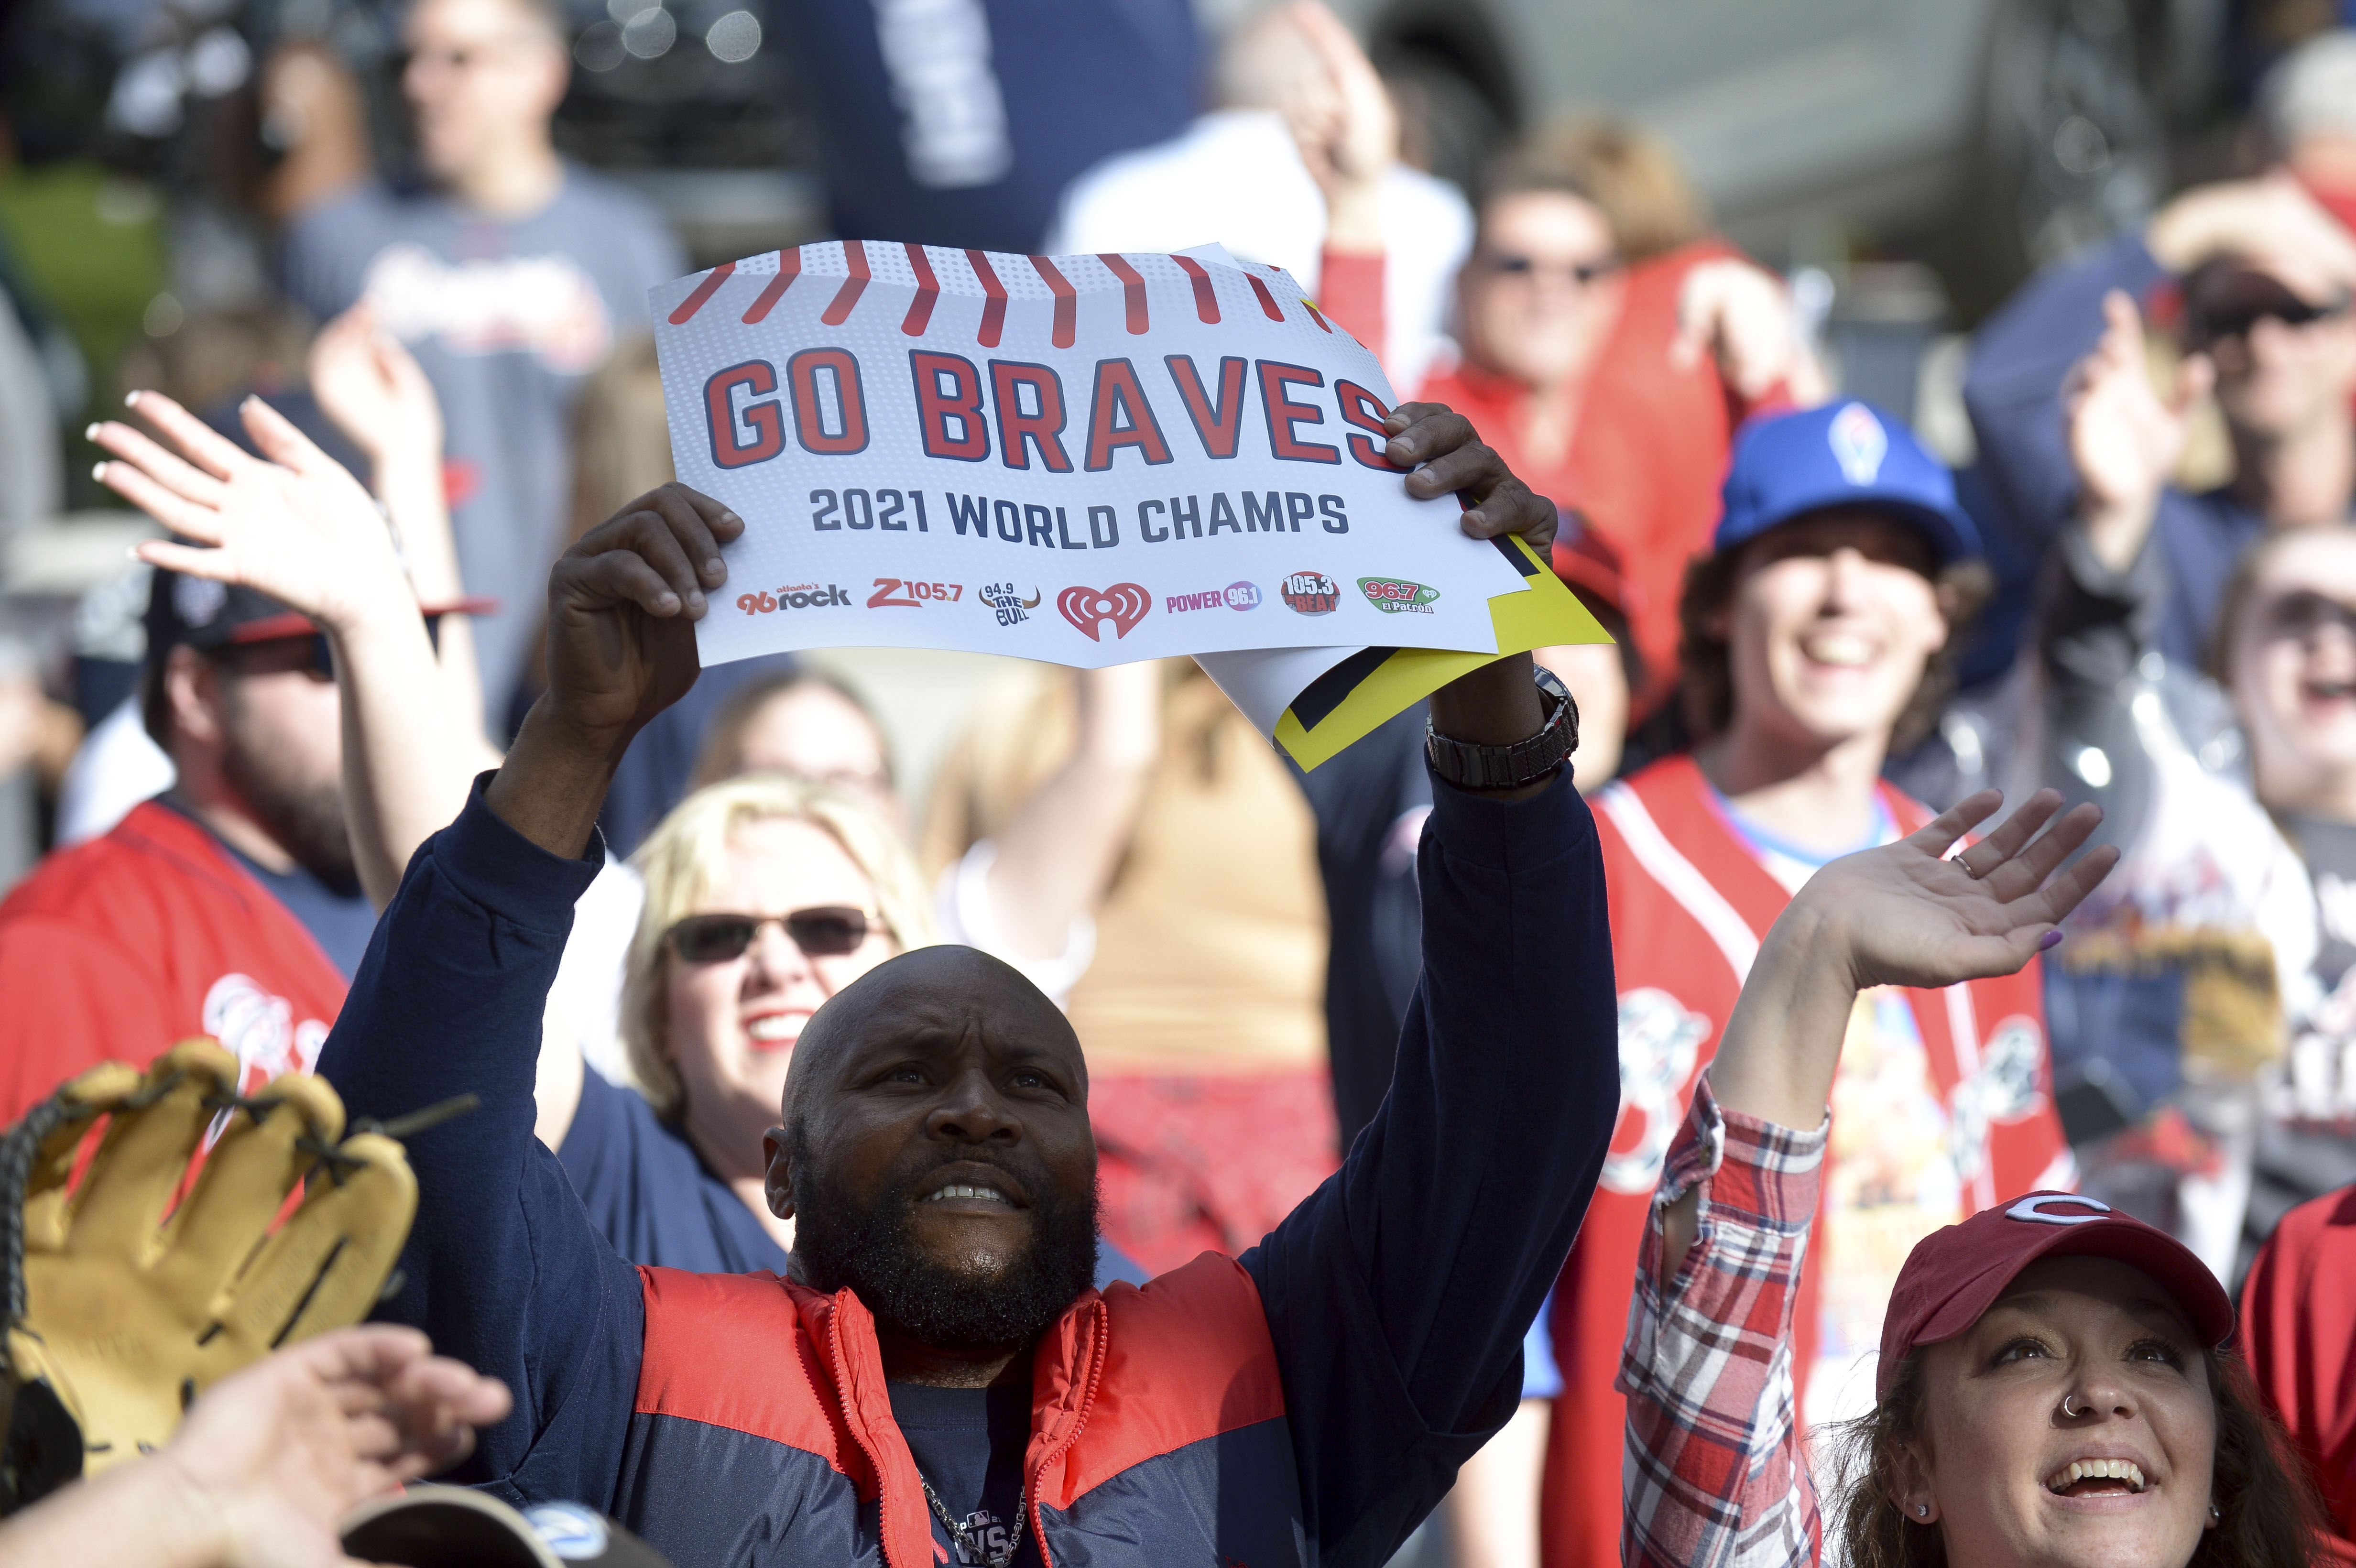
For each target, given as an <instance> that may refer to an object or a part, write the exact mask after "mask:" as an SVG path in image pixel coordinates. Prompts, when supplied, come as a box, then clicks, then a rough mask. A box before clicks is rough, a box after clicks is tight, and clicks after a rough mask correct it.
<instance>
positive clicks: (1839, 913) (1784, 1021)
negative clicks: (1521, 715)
mask: <svg viewBox="0 0 2356 1568" xmlns="http://www.w3.org/2000/svg"><path fill="white" fill-rule="evenodd" d="M1998 804H1999V798H1998V796H1997V795H1996V794H1995V793H1994V792H1993V791H1988V792H1983V793H1982V794H1980V795H1974V796H1973V797H1971V798H1970V799H1968V800H1966V801H1965V802H1964V803H1963V804H1962V805H1958V806H1957V807H1956V808H1955V809H1954V810H1953V811H1950V812H1948V813H1947V814H1945V815H1944V816H1941V817H1939V818H1938V819H1937V820H1936V821H1934V822H1933V823H1931V824H1930V825H1929V826H1928V827H1924V828H1922V830H1921V831H1920V832H1917V833H1914V834H1912V835H1911V836H1909V837H1905V838H1902V839H1900V840H1898V841H1897V842H1895V843H1891V844H1889V845H1885V846H1883V847H1882V848H1878V849H1869V850H1866V851H1864V852H1863V853H1860V854H1857V855H1851V856H1849V857H1847V858H1846V859H1840V860H1836V861H1834V862H1833V863H1832V864H1830V865H1828V866H1826V868H1825V869H1823V870H1822V871H1820V872H1818V873H1817V875H1816V876H1815V879H1814V880H1811V881H1810V882H1809V883H1808V885H1807V886H1806V887H1805V888H1804V889H1803V890H1802V891H1801V892H1800V893H1799V894H1798V895H1797V896H1796V897H1795V898H1794V899H1793V901H1792V902H1791V904H1790V906H1789V907H1788V908H1787V909H1786V910H1785V911H1784V912H1783V916H1782V918H1781V919H1779V920H1778V921H1777V922H1776V923H1775V924H1774V927H1773V928H1772V930H1771V931H1770V932H1769V933H1768V935H1767V937H1766V940H1765V941H1764V942H1763V943H1762V944H1761V946H1760V952H1759V958H1758V961H1757V963H1756V964H1755V965H1753V966H1752V968H1751V974H1750V977H1749V980H1748V982H1747V983H1746V984H1745V986H1744V987H1743V989H1742V996H1741V999H1740V1002H1739V1003H1738V1004H1737V1005H1736V1008H1735V1010H1734V1014H1733V1016H1732V1018H1731V1019H1730V1020H1729V1022H1728V1025H1727V1029H1726V1034H1725V1038H1724V1040H1723V1042H1722V1043H1721V1044H1720V1045H1719V1051H1718V1055H1717V1057H1716V1059H1715V1060H1714V1061H1712V1063H1711V1064H1710V1067H1709V1070H1708V1074H1707V1075H1706V1077H1705V1078H1704V1079H1703V1081H1702V1083H1700V1085H1699V1086H1698V1087H1697V1091H1696V1093H1695V1094H1694V1099H1693V1105H1692V1109H1691V1110H1690V1112H1689V1113H1688V1114H1687V1117H1686V1120H1685V1123H1684V1125H1683V1126H1682V1128H1681V1129H1680V1131H1679V1133H1678V1135H1677V1136H1676V1141H1675V1143H1674V1145H1673V1146H1672V1147H1671V1149H1670V1151H1669V1154H1668V1157H1667V1159H1666V1163H1665V1168H1664V1169H1663V1172H1662V1177H1661V1182H1660V1187H1659V1189H1658V1191H1657V1192H1656V1194H1655V1199H1654V1202H1653V1208H1652V1215H1651V1221H1650V1223H1649V1225H1648V1227H1647V1230H1646V1234H1645V1238H1644V1247H1643V1251H1642V1254H1641V1257H1640V1260H1639V1264H1638V1268H1637V1287H1636V1299H1635V1303H1634V1306H1633V1308H1632V1310H1631V1312H1630V1314H1629V1320H1628V1340H1627V1348H1626V1352H1625V1356H1624V1358H1623V1360H1622V1366H1621V1372H1620V1378H1619V1386H1620V1390H1621V1392H1623V1393H1625V1394H1626V1395H1627V1396H1628V1430H1627V1445H1628V1446H1627V1464H1626V1467H1625V1469H1624V1472H1623V1489H1624V1492H1625V1502H1626V1511H1625V1516H1624V1521H1623V1525H1622V1562H1623V1563H1627V1564H1629V1565H1630V1568H1637V1565H1640V1564H1653V1563H1658V1564H1663V1565H1667V1564H1676V1565H1677V1568H1693V1565H1697V1564H1702V1563H1712V1564H1718V1563H1743V1564H1750V1563H1758V1564H1770V1563H1772V1564H1778V1565H1781V1564H1792V1563H1815V1562H1816V1561H1818V1560H1819V1559H1820V1558H1821V1557H1822V1556H1823V1555H1824V1552H1825V1543H1824V1540H1823V1526H1822V1524H1821V1522H1820V1520H1819V1518H1818V1514H1817V1508H1816V1489H1815V1484H1814V1482H1813V1480H1812V1478H1811V1477H1810V1475H1809V1471H1808V1467H1807V1463H1806V1460H1805V1456H1804V1453H1803V1449H1802V1433H1801V1430H1800V1427H1799V1424H1798V1423H1797V1422H1796V1420H1795V1419H1794V1408H1793V1392H1792V1345H1793V1334H1792V1328H1793V1305H1794V1299H1795V1296H1796V1288H1795V1287H1796V1283H1797V1280H1798V1278H1799V1275H1800V1270H1801V1265H1802V1263H1803V1261H1804V1255H1805V1253H1806V1249H1807V1242H1808V1233H1809V1229H1810V1221H1812V1219H1813V1218H1814V1216H1815V1211H1816V1197H1817V1193H1816V1187H1817V1177H1818V1173H1819V1171H1820V1169H1821V1168H1822V1165H1823V1160H1824V1153H1825V1144H1826V1118H1825V1110H1824V1107H1825V1104H1826V1096H1827V1094H1828V1093H1829V1092H1830V1090H1831V1087H1832V1082H1833V1072H1834V1069H1835V1067H1836V1065H1837V1062H1838V1060H1839V1056H1840V1050H1841V1042H1842V1040H1843V1038H1844V1036H1845V1035H1846V1033H1847V1029H1848V1028H1849V1025H1850V1021H1851V1019H1852V1018H1853V1016H1854V1015H1855V1012H1856V1010H1857V1008H1858V1007H1859V1006H1860V1005H1870V996H1869V993H1870V992H1871V990H1872V989H1873V988H1874V987H1879V986H1892V985H1896V986H1946V985H1953V984H1954V983H1956V982H1958V981H1961V980H1965V979H1970V978H1974V977H1976V976H1989V975H1999V974H2007V973H2010V972H2011V971H2013V970H2016V969H2019V968H2020V967H2021V966H2022V965H2025V964H2027V963H2028V962H2029V959H2030V957H2031V956H2033V955H2035V954H2036V953H2037V952H2038V951H2039V950H2040V948H2042V947H2050V946H2051V945H2052V944H2054V943H2055V942H2058V941H2059V940H2061V938H2060V933H2058V931H2057V930H2056V923H2057V922H2059V921H2060V920H2061V917H2062V916H2064V915H2066V914H2068V913H2069V912H2070V911H2071V910H2072V909H2073V908H2075V907H2076V905H2077V904H2078V902H2079V901H2080V900H2082V899H2083V898H2084V897H2085V895H2086V894H2087V893H2088V892H2089V891H2091V890H2092V889H2093V888H2094V884H2095V883H2096V882H2098V881H2100V880H2102V878H2103V877H2104V874H2105V873H2107V872H2108V871H2109V869H2110V868H2111V866H2112V865H2113V863H2115V860H2116V859H2117V855H2116V852H2115V850H2113V849H2110V848H2099V849H2096V850H2094V851H2092V852H2091V853H2089V854H2087V855H2086V856H2084V857H2083V859H2080V860H2079V861H2078V862H2077V864H2075V865H2074V866H2072V867H2071V868H2070V869H2067V870H2061V869H2060V868H2061V863H2062V861H2063V860H2064V859H2067V858H2068V857H2069V855H2070V854H2071V853H2072V852H2073V851H2074V850H2076V849H2077V848H2079V847H2080V846H2081V845H2083V843H2084V842H2085V840H2086V837H2087V836H2088V834H2090V833H2091V832H2092V831H2093V830H2094V826H2095V824H2096V823H2098V822H2099V821H2100V820H2101V814H2100V812H2099V811H2097V810H2096V809H2095V808H2094V807H2092V806H2088V805H2082V806H2080V807H2078V808H2077V809H2076V810H2075V811H2073V812H2072V813H2070V814H2069V815H2068V816H2064V817H2062V818H2061V821H2060V822H2058V823H2055V824H2054V827H2053V830H2052V831H2051V832H2050V833H2047V834H2045V835H2044V836H2043V837H2036V835H2037V833H2038V830H2039V829H2040V827H2044V826H2045V825H2046V824H2047V823H2048V822H2049V821H2051V820H2052V818H2053V816H2054V814H2055V813H2056V812H2057V811H2059V809H2060V807H2061V796H2060V795H2058V794H2056V793H2055V792H2053V791H2051V790H2048V791H2043V792H2041V793H2040V794H2039V795H2037V796H2036V797H2034V798H2033V799H2031V800H2030V801H2029V804H2028V805H2026V806H2024V807H2023V808H2022V809H2021V810H2020V811H2019V812H2017V813H2015V814H2014V816H2012V817H2011V819H2010V820H2008V822H2006V823H2005V824H2004V826H2003V827H1999V828H1997V830H1996V831H1995V832H1994V833H1992V834H1990V835H1989V836H1988V837H1987V838H1985V839H1982V840H1980V841H1979V842H1978V843H1976V844H1974V845H1972V846H1970V847H1969V848H1965V850H1964V851H1963V852H1962V853H1960V854H1957V855H1955V856H1954V857H1953V858H1952V859H1946V858H1945V857H1946V855H1947V852H1948V851H1949V850H1950V849H1952V848H1954V846H1955V844H1956V843H1957V841H1958V840H1959V839H1961V838H1963V837H1964V836H1965V834H1966V833H1967V832H1969V831H1970V830H1971V829H1972V828H1974V827H1976V826H1978V825H1979V824H1980V823H1982V822H1984V821H1986V820H1987V818H1988V817H1989V816H1992V815H1993V814H1994V813H1995V811H1996V808H1997V805H1998ZM2032 839H2034V842H2032V841H2031V840H2032ZM1799 1129H1808V1130H1799ZM2232 1336H2233V1308H2232V1305H2231V1304H2230V1303H2229V1302H2228V1301H2227V1299H2226V1297H2225V1293H2224V1291H2223V1289H2222V1288H2221V1287H2220V1286H2219V1285H2218V1283H2217V1281H2216V1278H2215V1277H2214V1276H2213V1275H2211V1274H2210V1273H2209V1271H2208V1270H2207V1269H2206V1268H2205V1267H2204V1266H2203V1265H2202V1264H2201V1262H2200V1260H2199V1259H2198V1258H2196V1257H2194V1256H2193V1254H2192V1253H2190V1252H2189V1251H2188V1250H2186V1249H2185V1248H2184V1247H2183V1246H2182V1245H2180V1244H2179V1243H2177V1242H2176V1241H2174V1240H2173V1239H2171V1238H2170V1237H2169V1236H2168V1235H2166V1234H2165V1233H2164V1232H2160V1231H2158V1230H2155V1229H2153V1228H2152V1227H2150V1226H2148V1225H2145V1224H2143V1223H2142V1222H2140V1221H2136V1220H2131V1219H2129V1218H2127V1217H2126V1215H2124V1214H2120V1213H2116V1212H2115V1211H2112V1210H2110V1209H2109V1208H2107V1207H2106V1206H2104V1205H2103V1204H2101V1203H2098V1202H2095V1201H2094V1200H2090V1199H2083V1198H2077V1197H2074V1196H2072V1195H2070V1194H2068V1193H2061V1192H2043V1193H2032V1194H2030V1195H2029V1196H2028V1197H2025V1198H2022V1199H2019V1200H2015V1201H2012V1202H2010V1203H2008V1204H2002V1205H1998V1206H1997V1207H1994V1208H1989V1209H1986V1210H1983V1211H1980V1212H1979V1213H1977V1214H1976V1215H1974V1216H1972V1217H1971V1218H1970V1219H1967V1220H1965V1221H1963V1222H1962V1223H1960V1224H1955V1225H1950V1226H1948V1227H1946V1228H1945V1229H1944V1230H1941V1231H1938V1232H1933V1234H1931V1235H1930V1236H1928V1237H1926V1238H1924V1239H1923V1240H1922V1242H1921V1243H1918V1244H1917V1245H1916V1246H1915V1247H1914V1249H1913V1251H1912V1253H1911V1254H1910V1255H1909V1257H1908V1258H1907V1261H1906V1264H1905V1266H1904V1268H1903V1270H1902V1271H1901V1274H1900V1275H1899V1278H1898V1282H1897V1286H1896V1289H1895V1290H1894V1292H1893V1293H1892V1295H1891V1296H1890V1307H1889V1310H1888V1313H1887V1315H1886V1317H1885V1318H1884V1320H1883V1324H1882V1331H1881V1350H1880V1355H1879V1360H1878V1362H1877V1363H1875V1365H1874V1380H1875V1383H1874V1386H1875V1394H1876V1398H1875V1403H1874V1408H1873V1410H1872V1411H1871V1413H1869V1414H1868V1415H1866V1416H1864V1417H1862V1418H1860V1419H1858V1421H1855V1422H1852V1423H1849V1424H1847V1426H1846V1427H1845V1428H1842V1429H1840V1430H1839V1431H1838V1433H1837V1437H1836V1439H1835V1442H1836V1444H1837V1455H1836V1457H1837V1464H1836V1465H1835V1466H1834V1467H1833V1468H1832V1470H1831V1476H1832V1487H1831V1490H1832V1497H1833V1515H1834V1520H1833V1524H1834V1530H1835V1532H1836V1534H1837V1538H1838V1540H1837V1545H1836V1546H1835V1548H1834V1552H1833V1555H1834V1556H1836V1557H1837V1558H1838V1559H1840V1560H1841V1561H1842V1562H1843V1563H1846V1564H1847V1565H1848V1568H1933V1565H1944V1564H1946V1563H1954V1564H1956V1565H1957V1568H2013V1565H2026V1564H2032V1563H2035V1564H2051V1565H2055V1568H2097V1565H2099V1568H2187V1565H2188V1564H2192V1563H2200V1564H2201V1565H2202V1568H2212V1565H2213V1568H2245V1565H2246V1568H2259V1565H2265V1568H2297V1565H2305V1564H2308V1563H2314V1562H2316V1561H2318V1560H2319V1558H2320V1556H2321V1553H2322V1547H2321V1540H2320V1534H2319V1521H2320V1514H2319V1509H2318V1508H2317V1505H2316V1503H2315V1501H2314V1499H2313V1494H2312V1491H2311V1489H2310V1488H2309V1486H2308V1482H2307V1481H2306V1479H2305V1478H2304V1477H2303V1475H2302V1474H2301V1472H2300V1470H2299V1469H2298V1467H2297V1460H2296V1459H2295V1458H2292V1457H2290V1456H2289V1452H2288V1449H2287V1448H2286V1445H2284V1444H2283V1443H2282V1440H2281V1438H2280V1435H2279V1434H2278V1432H2277V1430H2276V1428H2274V1427H2273V1425H2272V1424H2270V1423H2269V1422H2268V1420H2267V1419H2266V1417H2265V1415H2263V1414H2262V1413H2260V1411H2259V1409H2258V1405H2257V1401H2256V1399H2255V1397H2254V1392H2253V1391H2252V1389H2251V1387H2250V1383H2249V1378H2248V1374H2247V1372H2246V1371H2244V1370H2243V1367H2242V1364H2241V1360H2240V1359H2239V1357H2238V1356H2237V1355H2235V1354H2234V1353H2233V1351H2232V1350H2230V1349H2226V1348H2225V1347H2226V1345H2227V1342H2228V1341H2229V1340H2230V1339H2231V1338H2232Z"/></svg>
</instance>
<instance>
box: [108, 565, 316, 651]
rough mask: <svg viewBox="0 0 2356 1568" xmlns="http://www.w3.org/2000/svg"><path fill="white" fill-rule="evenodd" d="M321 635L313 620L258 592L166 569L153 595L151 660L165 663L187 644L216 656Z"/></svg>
mask: <svg viewBox="0 0 2356 1568" xmlns="http://www.w3.org/2000/svg"><path fill="white" fill-rule="evenodd" d="M318 629H319V628H318V626H317V625H316V624H315V623H314V622H313V621H312V619H311V617H309V616H308V615H305V614H304V613H302V612H300V611H298V610H290V609H288V608H287V607H286V606H285V605H284V604H283V603H279V602H278V601H277V600H275V599H273V598H272V597H271V596H270V595H269V594H267V593H263V592H260V591H258V590H256V589H252V588H245V587H241V586H237V585H234V584H230V583H226V582H215V581H212V580H211V579H210V578H208V577H187V576H184V575H182V574H181V573H179V572H177V571H165V570H164V569H163V568H162V567H160V566H159V567H157V568H156V569H155V581H154V582H153V583H151V584H150V585H149V588H148V592H147V656H148V657H149V658H151V659H160V658H161V657H163V656H164V655H165V654H166V653H167V652H169V651H170V650H171V649H172V648H174V647H176V646H178V645H181V644H183V643H185V644H187V645H188V646H189V647H192V648H197V649H199V650H201V651H203V652H206V653H212V652H214V651H216V650H218V649H220V648H225V647H228V646H230V645H232V644H237V643H266V642H270V641H272V640H273V639H274V638H278V637H307V636H309V635H311V634H313V633H314V632H316V631H317V630H318Z"/></svg>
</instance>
